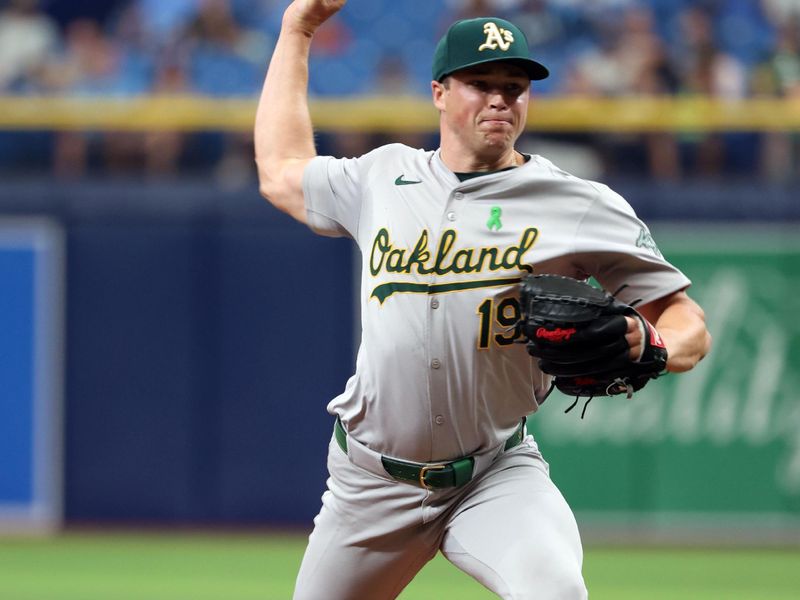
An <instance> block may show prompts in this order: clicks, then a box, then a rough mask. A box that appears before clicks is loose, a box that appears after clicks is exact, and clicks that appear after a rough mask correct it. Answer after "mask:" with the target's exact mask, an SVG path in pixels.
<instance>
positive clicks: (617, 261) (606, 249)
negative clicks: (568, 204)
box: [574, 184, 691, 304]
mask: <svg viewBox="0 0 800 600" xmlns="http://www.w3.org/2000/svg"><path fill="white" fill-rule="evenodd" d="M594 186H595V187H596V189H597V192H598V195H597V197H596V199H595V201H594V202H593V203H592V204H591V206H590V207H589V209H588V210H587V212H586V213H585V215H584V217H583V219H582V220H581V222H580V224H579V226H578V228H577V230H576V236H575V242H574V252H575V256H576V262H577V266H578V267H579V268H580V269H581V270H583V271H584V273H586V274H587V275H591V276H593V277H594V278H595V279H597V281H598V282H599V283H600V284H601V285H602V286H603V287H604V288H605V289H606V290H607V291H608V292H610V293H612V294H613V293H615V292H617V291H618V290H620V288H622V289H621V290H620V291H619V293H618V295H617V296H618V298H619V299H620V300H622V301H623V302H628V303H630V302H633V301H635V300H639V301H640V303H641V304H647V303H648V302H651V301H653V300H657V299H658V298H661V297H663V296H666V295H668V294H671V293H673V292H677V291H680V290H683V289H685V288H687V287H688V286H689V285H690V284H691V281H690V280H689V278H688V277H686V275H684V274H683V273H682V272H681V271H680V270H679V269H677V268H676V267H674V266H673V265H672V264H670V263H669V262H668V261H667V260H666V259H665V258H664V256H663V255H662V254H661V251H660V250H659V248H658V246H657V245H656V242H655V240H654V239H653V236H652V235H651V233H650V230H649V228H648V227H647V225H645V224H644V222H642V221H641V220H640V219H639V218H638V217H637V216H636V213H635V212H634V210H633V208H632V207H631V206H630V204H628V203H627V202H626V201H625V199H624V198H622V196H620V195H619V194H617V193H615V192H613V191H612V190H610V189H609V188H608V187H606V186H603V185H598V184H594Z"/></svg>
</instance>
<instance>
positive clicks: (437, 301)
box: [431, 298, 439, 308]
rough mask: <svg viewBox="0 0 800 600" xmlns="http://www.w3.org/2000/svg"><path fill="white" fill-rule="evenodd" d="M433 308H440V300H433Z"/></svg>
mask: <svg viewBox="0 0 800 600" xmlns="http://www.w3.org/2000/svg"><path fill="white" fill-rule="evenodd" d="M431 308H439V300H438V298H434V299H433V300H431Z"/></svg>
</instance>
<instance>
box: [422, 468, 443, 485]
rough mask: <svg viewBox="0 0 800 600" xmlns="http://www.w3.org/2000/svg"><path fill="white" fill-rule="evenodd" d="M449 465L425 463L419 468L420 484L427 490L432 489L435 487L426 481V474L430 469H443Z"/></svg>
mask: <svg viewBox="0 0 800 600" xmlns="http://www.w3.org/2000/svg"><path fill="white" fill-rule="evenodd" d="M446 467H447V465H425V466H424V467H422V468H421V469H420V470H419V485H420V486H421V487H424V488H425V489H426V490H432V489H433V487H432V486H430V485H428V484H427V483H425V475H426V474H427V473H428V471H442V470H444V469H445V468H446Z"/></svg>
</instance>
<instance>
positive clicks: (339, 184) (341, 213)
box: [303, 156, 365, 238]
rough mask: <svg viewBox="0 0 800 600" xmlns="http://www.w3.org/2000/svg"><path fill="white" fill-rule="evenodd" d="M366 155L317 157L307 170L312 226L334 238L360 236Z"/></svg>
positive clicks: (305, 184)
mask: <svg viewBox="0 0 800 600" xmlns="http://www.w3.org/2000/svg"><path fill="white" fill-rule="evenodd" d="M364 162H365V158H364V157H361V158H334V157H332V156H317V157H316V158H314V159H312V160H311V162H309V163H308V165H306V168H305V170H304V171H303V196H304V198H305V204H306V215H307V217H308V226H309V227H310V228H311V229H312V230H313V231H315V232H316V233H319V234H322V235H327V236H330V237H343V236H346V237H351V238H356V237H357V232H358V221H359V216H360V214H361V202H362V198H363V194H362V191H361V179H362V177H361V171H362V169H363V167H364V165H363V163H364Z"/></svg>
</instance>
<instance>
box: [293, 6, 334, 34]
mask: <svg viewBox="0 0 800 600" xmlns="http://www.w3.org/2000/svg"><path fill="white" fill-rule="evenodd" d="M345 2H347V0H294V2H292V3H291V5H289V7H288V8H287V9H286V12H285V13H284V16H283V19H284V21H283V24H284V26H291V27H294V28H297V29H298V30H300V31H302V32H304V33H306V34H308V35H313V34H314V32H315V31H316V30H317V29H318V28H319V26H320V25H322V24H323V23H324V22H325V21H327V20H328V19H330V18H331V17H332V16H333V15H335V14H336V13H337V12H339V10H340V9H341V8H342V7H343V6H344V5H345Z"/></svg>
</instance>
